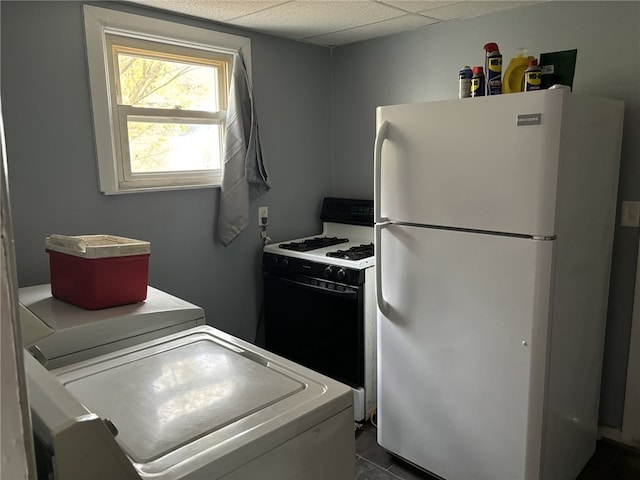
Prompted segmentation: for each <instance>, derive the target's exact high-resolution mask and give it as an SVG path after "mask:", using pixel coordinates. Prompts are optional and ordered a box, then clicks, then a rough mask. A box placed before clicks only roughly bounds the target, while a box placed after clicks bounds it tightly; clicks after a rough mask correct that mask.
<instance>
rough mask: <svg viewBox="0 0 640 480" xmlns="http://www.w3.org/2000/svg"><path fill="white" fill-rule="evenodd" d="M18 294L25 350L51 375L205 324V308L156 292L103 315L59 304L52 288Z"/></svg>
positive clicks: (150, 290) (151, 290)
mask: <svg viewBox="0 0 640 480" xmlns="http://www.w3.org/2000/svg"><path fill="white" fill-rule="evenodd" d="M18 295H19V299H20V321H21V323H22V338H23V345H24V346H25V347H26V348H27V350H29V352H30V353H31V354H32V355H33V356H34V357H36V358H37V359H38V361H40V363H42V364H43V365H44V366H45V367H46V368H47V369H49V370H51V369H53V368H58V367H62V366H64V365H68V364H70V363H75V362H79V361H81V360H85V359H88V358H91V357H95V356H97V355H101V354H104V353H107V352H111V351H113V350H118V349H121V348H124V347H128V346H130V345H135V344H137V343H141V342H145V341H147V340H151V339H154V338H158V337H162V336H164V335H169V334H171V333H175V332H179V331H181V330H186V329H188V328H192V327H195V326H198V325H204V324H205V314H204V310H203V309H202V308H200V307H198V306H196V305H193V304H191V303H189V302H186V301H184V300H182V299H180V298H178V297H174V296H173V295H170V294H168V293H166V292H163V291H160V290H158V289H156V288H153V287H147V299H146V300H145V301H143V302H138V303H133V304H130V305H122V306H119V307H112V308H104V309H101V310H85V309H83V308H80V307H76V306H75V305H71V304H70V303H67V302H63V301H61V300H57V299H55V298H54V297H53V296H52V295H51V285H50V284H44V285H36V286H33V287H24V288H21V289H19V293H18Z"/></svg>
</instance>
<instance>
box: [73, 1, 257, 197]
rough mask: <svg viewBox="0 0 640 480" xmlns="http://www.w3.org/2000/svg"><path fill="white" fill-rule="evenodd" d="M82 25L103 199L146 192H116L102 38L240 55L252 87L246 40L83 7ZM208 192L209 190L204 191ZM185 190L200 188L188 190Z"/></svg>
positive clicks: (112, 127)
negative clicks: (120, 37)
mask: <svg viewBox="0 0 640 480" xmlns="http://www.w3.org/2000/svg"><path fill="white" fill-rule="evenodd" d="M83 11H84V24H85V36H86V46H87V62H88V66H89V81H90V84H91V103H92V110H93V121H94V129H95V139H96V155H97V159H98V174H99V181H100V190H101V191H102V192H103V193H105V194H118V193H131V192H139V191H148V190H149V189H147V188H144V189H136V188H129V189H122V188H121V187H120V186H119V181H118V171H117V168H116V161H117V160H116V154H115V153H116V148H119V147H117V143H116V141H115V140H114V136H117V135H118V133H117V130H118V129H117V128H115V125H116V123H117V122H116V120H115V119H114V118H113V109H112V108H111V107H112V105H111V101H112V100H111V98H112V96H111V92H110V87H109V82H108V78H109V77H108V68H109V63H110V59H109V58H107V57H108V55H107V52H108V49H107V48H106V38H105V34H106V33H120V34H126V35H131V36H135V37H138V38H145V39H149V40H153V39H155V40H156V41H157V40H158V39H161V40H162V41H164V42H167V43H173V44H177V45H188V46H190V47H192V48H201V49H203V50H213V51H221V52H225V53H237V52H241V53H242V56H243V58H244V61H245V67H246V69H247V75H248V77H249V82H251V78H252V76H251V40H250V39H249V38H247V37H240V36H237V35H231V34H227V33H221V32H216V31H213V30H206V29H203V28H198V27H191V26H188V25H183V24H179V23H173V22H167V21H164V20H158V19H155V18H150V17H144V16H141V15H134V14H130V13H125V12H119V11H117V10H110V9H105V8H100V7H95V6H92V5H84V6H83ZM209 186H210V185H209ZM182 188H185V187H180V186H174V187H161V188H158V189H154V190H172V189H182ZM187 188H201V187H200V186H191V187H187Z"/></svg>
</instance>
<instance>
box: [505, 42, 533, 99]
mask: <svg viewBox="0 0 640 480" xmlns="http://www.w3.org/2000/svg"><path fill="white" fill-rule="evenodd" d="M526 53H527V51H526V50H525V49H524V48H519V49H517V50H516V52H515V56H514V57H513V58H512V59H511V60H510V61H509V65H508V66H507V70H506V71H505V72H504V76H503V78H502V93H516V92H522V90H523V87H524V72H525V70H526V69H527V67H528V66H529V60H531V59H533V57H530V56H526V55H525V54H526Z"/></svg>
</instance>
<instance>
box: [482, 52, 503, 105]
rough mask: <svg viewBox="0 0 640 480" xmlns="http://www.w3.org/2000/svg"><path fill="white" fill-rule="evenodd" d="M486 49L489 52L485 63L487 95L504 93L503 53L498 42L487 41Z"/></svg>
mask: <svg viewBox="0 0 640 480" xmlns="http://www.w3.org/2000/svg"><path fill="white" fill-rule="evenodd" d="M484 50H485V51H486V52H487V58H486V60H485V64H484V69H485V71H486V76H487V79H486V80H487V95H500V94H501V93H502V54H501V53H500V50H499V49H498V44H496V43H487V44H486V45H485V46H484Z"/></svg>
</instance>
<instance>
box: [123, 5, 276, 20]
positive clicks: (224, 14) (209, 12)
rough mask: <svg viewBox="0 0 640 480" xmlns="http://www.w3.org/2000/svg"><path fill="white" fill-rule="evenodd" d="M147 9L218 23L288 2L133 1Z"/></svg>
mask: <svg viewBox="0 0 640 480" xmlns="http://www.w3.org/2000/svg"><path fill="white" fill-rule="evenodd" d="M133 1H134V2H135V3H139V4H141V5H147V6H149V7H155V8H160V9H163V10H170V11H172V12H178V13H182V14H185V15H192V16H194V17H199V18H206V19H209V20H214V21H218V22H224V21H227V20H233V19H234V18H237V17H242V16H244V15H248V14H251V13H254V12H259V11H261V10H265V9H269V8H272V7H274V6H277V5H281V4H284V3H289V1H288V0H248V1H245V0H238V1H233V0H133Z"/></svg>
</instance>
